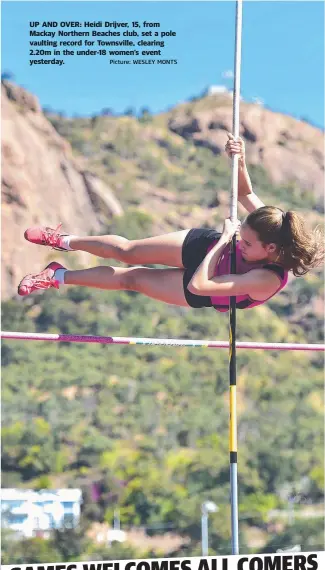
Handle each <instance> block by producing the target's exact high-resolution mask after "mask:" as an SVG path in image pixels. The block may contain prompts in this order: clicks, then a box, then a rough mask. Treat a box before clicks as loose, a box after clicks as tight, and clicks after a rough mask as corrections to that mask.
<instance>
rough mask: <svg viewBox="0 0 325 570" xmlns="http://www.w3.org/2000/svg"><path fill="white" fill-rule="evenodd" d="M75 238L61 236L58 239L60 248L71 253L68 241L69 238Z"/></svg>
mask: <svg viewBox="0 0 325 570" xmlns="http://www.w3.org/2000/svg"><path fill="white" fill-rule="evenodd" d="M74 237H77V236H73V235H71V236H62V237H61V239H60V246H61V247H64V248H65V249H67V250H68V251H72V247H70V240H71V238H74Z"/></svg>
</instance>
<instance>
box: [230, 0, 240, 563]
mask: <svg viewBox="0 0 325 570" xmlns="http://www.w3.org/2000/svg"><path fill="white" fill-rule="evenodd" d="M241 40H242V0H237V1H236V35H235V70H234V93H233V129H232V134H233V135H234V137H235V138H236V137H238V136H239V102H240V70H241ZM237 206H238V155H235V156H234V157H233V159H232V179H231V202H230V219H231V221H233V222H235V221H236V220H237ZM230 267H231V273H236V234H235V235H234V236H233V239H232V242H231V261H230ZM236 381H237V380H236V297H231V299H230V306H229V391H230V394H229V398H230V423H229V456H230V457H229V460H230V500H231V548H232V554H239V537H238V484H237V409H236Z"/></svg>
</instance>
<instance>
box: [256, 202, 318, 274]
mask: <svg viewBox="0 0 325 570" xmlns="http://www.w3.org/2000/svg"><path fill="white" fill-rule="evenodd" d="M246 223H247V224H248V225H249V227H250V228H251V229H252V230H254V231H255V232H256V233H257V235H258V237H259V240H260V241H261V242H262V243H263V244H270V243H274V244H275V245H276V246H277V251H278V254H279V261H280V262H281V263H282V264H283V266H284V267H285V268H286V269H287V270H291V271H292V272H293V274H294V275H296V276H299V275H304V274H305V273H308V271H310V269H312V268H313V267H316V266H318V265H320V264H321V263H322V262H323V261H324V235H323V233H322V232H321V231H320V229H319V228H316V229H315V230H314V231H309V230H308V229H307V228H306V226H305V222H304V219H303V218H302V216H301V215H300V214H297V213H296V212H292V211H289V212H283V211H282V210H280V208H275V207H274V206H263V207H262V208H258V209H257V210H255V211H254V212H252V213H251V214H249V215H248V216H247V218H246Z"/></svg>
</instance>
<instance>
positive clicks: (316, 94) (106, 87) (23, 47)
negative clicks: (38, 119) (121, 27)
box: [2, 0, 324, 127]
mask: <svg viewBox="0 0 325 570" xmlns="http://www.w3.org/2000/svg"><path fill="white" fill-rule="evenodd" d="M33 20H37V21H43V20H55V21H59V22H60V21H62V20H66V21H69V20H78V21H89V20H91V21H94V20H102V21H105V20H108V21H112V20H117V21H128V22H131V21H134V20H136V21H139V22H142V21H144V20H146V21H155V22H160V24H161V27H160V30H173V31H175V32H176V33H177V36H176V37H174V38H170V39H168V40H167V47H166V48H165V49H164V58H175V59H177V60H178V65H169V66H167V65H166V66H162V65H161V66H156V65H141V66H140V65H139V66H138V65H115V66H113V65H109V64H108V61H107V59H106V58H105V57H100V56H96V57H90V56H89V57H76V56H74V57H71V58H69V59H67V58H66V59H65V61H66V63H65V65H64V66H61V67H58V66H52V65H47V66H46V65H39V66H34V67H30V65H29V47H30V46H29V41H30V39H31V38H30V37H29V30H30V28H29V22H30V21H33ZM234 35H235V2H233V1H225V2H222V1H216V2H186V1H185V2H137V1H135V2H122V1H120V2H94V1H88V2H87V1H86V2H81V1H79V2H68V1H67V2H29V1H25V2H15V1H3V2H2V70H3V71H6V70H10V71H11V72H13V73H14V76H15V80H16V82H17V83H18V84H19V85H22V86H24V87H25V88H27V89H28V90H30V91H31V92H33V93H35V94H36V95H37V96H38V97H39V99H40V102H41V104H42V106H51V107H52V108H54V109H55V110H58V111H64V112H66V113H67V114H68V115H73V114H75V113H76V114H80V115H91V114H93V113H95V112H99V111H100V110H101V109H102V108H104V107H111V108H112V109H113V110H114V111H116V112H122V111H123V110H125V109H126V108H127V107H130V106H131V107H134V108H135V109H136V110H139V108H141V107H143V106H148V107H149V108H150V109H151V111H153V112H158V111H162V110H165V109H167V108H168V107H170V106H173V105H176V104H177V103H179V102H181V101H184V100H186V99H188V98H190V97H191V96H194V95H198V94H199V93H201V92H202V90H203V89H204V88H205V87H207V86H209V85H220V84H227V86H229V87H231V86H232V81H231V80H229V79H228V80H226V79H224V78H223V77H222V74H223V73H224V72H225V71H227V70H233V65H234V62H233V60H234ZM71 39H74V38H71ZM89 39H91V38H89ZM104 39H107V38H104ZM44 49H46V48H44ZM124 49H125V48H124ZM156 49H157V48H156ZM242 95H243V97H244V99H247V100H252V98H253V97H258V98H260V99H262V100H263V101H264V102H265V104H266V105H267V106H269V107H271V108H272V109H275V110H278V111H281V112H284V113H288V114H291V115H294V116H297V117H304V118H308V119H309V120H311V121H312V122H314V123H316V124H317V125H319V126H321V127H324V3H323V2H313V1H310V0H308V1H306V2H304V1H297V2H295V1H289V2H285V1H273V2H266V1H260V2H259V1H244V11H243V50H242Z"/></svg>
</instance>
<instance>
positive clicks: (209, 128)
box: [2, 81, 324, 298]
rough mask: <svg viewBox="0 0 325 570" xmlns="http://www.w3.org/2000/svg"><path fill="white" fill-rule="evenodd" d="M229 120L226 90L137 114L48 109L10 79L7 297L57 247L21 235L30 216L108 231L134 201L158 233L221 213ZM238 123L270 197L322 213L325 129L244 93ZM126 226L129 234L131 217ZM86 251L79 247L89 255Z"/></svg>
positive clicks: (318, 216) (6, 94)
mask: <svg viewBox="0 0 325 570" xmlns="http://www.w3.org/2000/svg"><path fill="white" fill-rule="evenodd" d="M231 122H232V101H231V98H230V97H229V96H226V95H214V96H207V97H204V98H201V99H198V100H195V101H193V102H190V103H184V104H181V105H179V106H177V107H175V108H173V109H172V110H171V111H169V112H168V113H162V114H160V115H156V116H151V115H149V114H146V115H145V116H143V117H142V118H140V119H138V118H136V117H133V116H119V117H116V116H100V115H99V116H94V117H92V118H89V119H86V118H85V119H80V118H79V119H78V118H75V119H66V118H63V117H60V116H58V115H56V114H53V113H52V114H47V115H45V114H44V113H43V112H42V109H41V107H40V105H39V102H38V100H37V98H36V97H35V96H34V95H31V94H30V93H28V92H26V91H25V90H24V89H22V88H20V87H18V86H16V85H14V84H12V83H9V82H7V81H4V82H3V83H2V141H3V144H2V212H3V216H2V222H3V223H2V228H3V231H2V269H3V270H2V291H3V298H8V297H10V296H12V295H14V294H15V292H16V286H17V283H18V282H19V280H20V277H21V275H23V274H25V273H27V272H29V271H30V270H31V269H33V270H36V269H39V268H41V267H42V265H43V264H44V261H46V260H48V259H49V255H50V253H49V250H47V249H45V248H44V250H43V249H41V248H35V247H33V246H31V245H29V244H27V243H26V242H25V240H24V238H23V233H24V230H25V228H26V227H28V226H30V225H34V224H48V225H51V226H55V225H56V224H58V223H59V222H62V223H63V226H64V228H65V229H66V230H67V231H71V232H73V233H74V234H78V233H80V234H87V233H95V232H104V231H109V225H110V223H111V222H112V220H115V219H116V218H117V217H119V216H121V215H122V214H123V212H128V211H130V208H131V211H138V212H142V214H144V215H147V216H148V217H149V219H150V221H151V222H152V224H151V232H152V233H154V234H155V233H161V232H167V231H174V230H175V229H182V228H186V227H193V226H210V227H213V226H214V225H216V224H218V223H220V222H221V219H222V218H223V217H224V216H226V215H227V211H228V203H229V185H230V167H229V162H228V160H227V159H226V157H225V155H224V151H223V149H224V144H225V141H226V131H227V130H228V131H229V130H231ZM240 128H241V134H242V136H243V137H244V138H245V141H246V147H247V159H248V163H249V164H250V165H251V173H252V178H253V181H254V183H255V187H256V188H257V191H259V192H260V193H261V197H262V199H264V200H265V201H266V202H267V203H269V202H271V203H275V202H276V203H277V204H278V205H282V206H283V207H287V208H289V207H294V208H298V209H300V210H303V211H304V213H305V215H306V218H307V219H308V220H309V221H310V222H311V223H319V222H322V213H323V182H324V162H323V160H324V156H323V133H322V132H321V131H320V130H319V129H317V128H315V127H313V126H311V125H309V124H307V123H305V122H303V121H298V120H296V119H293V118H292V117H288V116H284V115H281V114H278V113H274V112H272V111H270V110H267V109H264V108H262V107H261V106H259V105H257V104H248V103H245V102H243V103H242V105H241V127H240ZM270 194H272V198H271V197H270ZM120 229H121V232H123V233H125V234H128V230H129V228H128V227H124V226H123V224H122V227H121V228H120ZM142 235H143V237H145V235H146V230H145V225H144V226H143V234H142ZM129 237H132V236H131V235H130V236H129ZM137 237H141V236H140V235H139V236H137ZM87 260H88V258H87V255H85V254H84V255H82V256H81V255H80V257H79V261H80V262H81V263H86V261H87Z"/></svg>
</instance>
